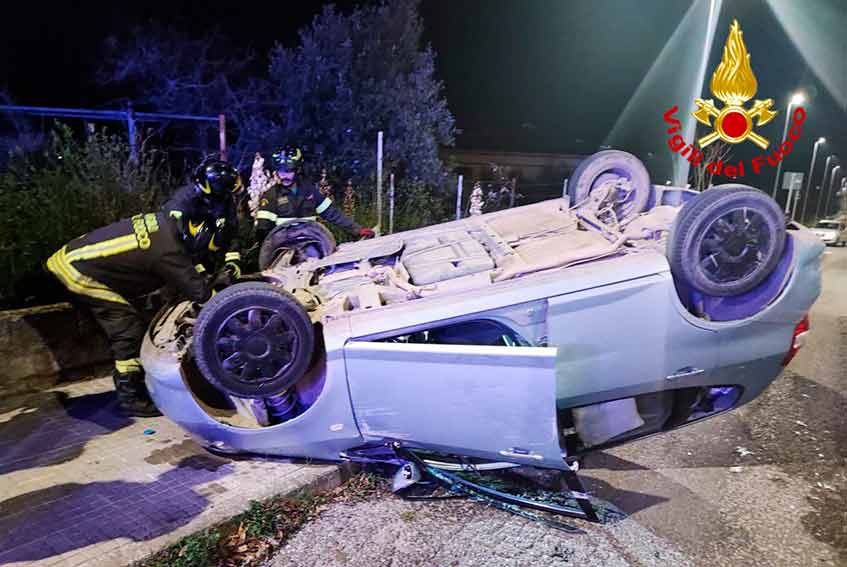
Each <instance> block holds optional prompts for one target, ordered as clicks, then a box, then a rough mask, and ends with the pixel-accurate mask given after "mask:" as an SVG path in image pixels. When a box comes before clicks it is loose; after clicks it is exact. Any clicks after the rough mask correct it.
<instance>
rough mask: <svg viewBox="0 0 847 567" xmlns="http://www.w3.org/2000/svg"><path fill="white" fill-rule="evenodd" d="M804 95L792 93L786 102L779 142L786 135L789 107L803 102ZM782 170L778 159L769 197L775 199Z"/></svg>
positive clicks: (789, 117) (789, 118)
mask: <svg viewBox="0 0 847 567" xmlns="http://www.w3.org/2000/svg"><path fill="white" fill-rule="evenodd" d="M805 100H806V97H804V96H803V94H802V93H794V95H792V96H791V100H790V101H789V102H788V110H786V111H785V128H783V129H782V139H780V141H779V143H780V144H781V143H782V142H783V140H785V137H786V136H788V121H789V120H791V107H792V106H797V105H798V104H803V102H805ZM781 171H782V160H779V162H777V164H776V179H774V180H773V193H771V197H773V198H774V200H776V190H777V187H778V186H779V173H780V172H781Z"/></svg>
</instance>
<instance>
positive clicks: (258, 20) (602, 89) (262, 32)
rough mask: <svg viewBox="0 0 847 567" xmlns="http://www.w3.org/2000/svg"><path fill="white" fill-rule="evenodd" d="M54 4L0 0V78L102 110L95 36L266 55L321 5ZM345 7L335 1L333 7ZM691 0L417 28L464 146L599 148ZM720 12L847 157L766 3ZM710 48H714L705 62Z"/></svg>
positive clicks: (27, 91)
mask: <svg viewBox="0 0 847 567" xmlns="http://www.w3.org/2000/svg"><path fill="white" fill-rule="evenodd" d="M828 1H833V0H814V1H810V2H808V4H809V5H810V7H812V6H813V5H814V4H816V3H817V2H828ZM50 4H51V5H50V6H46V5H45V3H38V2H29V3H21V2H16V3H15V4H14V8H9V7H5V9H4V12H5V14H4V18H3V21H4V22H3V24H2V26H3V33H2V39H0V42H2V51H3V57H2V58H0V88H3V87H5V88H7V89H8V90H9V91H10V92H11V93H12V95H13V96H14V97H15V100H16V102H18V103H20V104H32V105H55V106H88V107H107V106H108V103H109V101H108V100H104V99H103V98H102V94H101V93H100V92H98V91H97V90H96V89H93V88H92V86H91V84H92V83H91V76H92V74H93V71H94V70H95V69H96V68H97V61H98V51H99V48H100V45H101V43H102V41H103V39H104V38H105V37H106V36H108V35H110V34H118V35H120V34H123V33H126V32H127V31H128V30H129V29H131V28H132V27H133V26H134V25H136V24H140V23H144V22H146V21H151V20H153V21H157V22H160V23H165V24H170V25H172V26H174V27H176V28H178V29H181V30H185V31H187V32H189V33H190V34H193V35H202V34H204V33H207V32H208V31H209V30H211V29H213V28H215V27H218V28H220V29H221V30H222V31H223V33H224V34H226V35H227V36H229V37H230V38H231V39H232V41H233V42H236V43H237V44H239V45H248V46H251V47H253V48H254V49H256V51H257V52H259V53H261V54H264V53H266V52H267V50H268V49H269V48H270V47H271V46H272V45H273V44H274V43H275V42H277V41H280V42H282V43H284V44H288V45H290V44H292V43H295V42H296V35H295V32H296V30H297V29H298V28H299V27H301V26H303V25H304V24H306V23H308V22H309V21H310V19H311V18H312V17H313V16H314V15H315V14H316V13H317V12H318V11H319V10H320V7H321V3H320V2H307V1H300V2H275V3H272V4H270V5H268V6H267V7H265V6H262V7H259V6H258V5H256V4H248V3H233V2H226V3H224V2H188V1H180V0H171V1H169V2H162V1H158V0H150V1H147V2H143V3H126V4H124V3H119V2H114V1H112V2H108V3H106V2H98V1H89V2H81V3H78V4H79V5H78V6H74V5H73V4H74V3H71V2H61V3H58V2H57V3H50ZM353 4H354V2H336V5H338V6H340V7H342V8H349V7H350V6H352V5H353ZM843 5H844V11H843V13H844V29H845V30H847V2H845V3H843ZM240 6H244V8H241V7H240ZM688 6H689V2H687V1H681V0H645V1H637V2H636V1H625V0H568V1H566V0H552V1H545V0H526V1H518V0H462V1H455V0H454V1H448V0H424V2H423V3H422V6H421V12H422V15H423V18H424V23H425V27H426V39H427V40H428V41H430V42H431V43H432V45H433V46H434V48H435V50H436V52H437V54H438V71H439V75H440V78H441V79H442V80H443V81H444V83H445V88H446V95H447V100H448V102H449V106H450V108H451V110H452V111H453V113H454V115H455V116H456V118H457V126H458V128H460V129H461V131H462V134H461V135H460V136H459V138H458V142H459V145H460V146H463V147H472V148H485V149H502V150H509V151H549V152H569V153H590V152H592V151H596V149H597V148H598V147H599V145H600V144H602V143H603V139H604V137H605V136H606V135H607V134H608V132H609V130H610V129H611V127H612V125H613V124H614V122H615V120H616V118H617V117H618V115H619V114H620V112H621V111H622V109H623V107H624V105H625V104H626V102H627V101H628V100H629V97H630V96H631V95H632V93H633V91H634V90H635V88H636V87H637V86H638V84H639V83H640V81H641V80H642V78H643V77H644V74H645V73H646V72H647V70H648V69H649V67H650V65H651V64H652V62H653V61H654V60H655V58H656V56H657V55H658V54H659V52H660V51H661V49H662V47H663V46H664V45H665V42H666V41H667V40H668V38H669V37H670V35H671V34H672V32H673V30H674V29H675V27H676V25H677V24H678V23H679V21H680V20H681V18H682V17H683V15H684V14H685V12H686V10H687V9H688ZM810 9H811V8H810ZM10 10H11V11H12V13H11V14H10V13H9V11H10ZM722 14H723V15H722V19H721V22H720V24H719V26H718V31H717V34H718V35H717V38H716V43H720V44H721V45H722V44H723V41H724V39H725V37H726V33H727V29H728V26H729V22H730V21H731V18H732V17H738V18H739V20H741V21H742V27H743V30H744V34H745V35H744V37H745V41H746V42H747V45H748V48H749V49H750V51H751V53H752V54H753V65H754V71H755V72H756V74H757V76H758V78H759V84H760V97H761V98H764V97H766V96H770V97H773V98H775V99H777V104H778V105H779V106H780V107H781V108H783V109H784V108H785V98H786V97H787V95H788V93H790V92H791V91H794V90H796V89H797V88H802V89H803V90H804V91H805V92H806V93H807V95H808V96H809V97H810V98H811V100H810V101H809V102H808V103H807V107H808V108H809V116H810V121H809V123H808V127H809V131H810V132H812V131H814V133H813V134H809V137H810V138H811V136H815V137H816V136H818V135H825V136H827V137H828V138H830V140H831V142H832V143H831V144H830V146H829V150H828V151H827V152H826V153H824V154H823V156H824V157H825V155H828V153H832V151H838V150H839V149H840V150H841V152H842V153H843V154H844V155H847V126H845V123H847V122H845V120H847V117H845V109H844V108H842V107H840V106H839V105H838V103H837V102H836V101H835V100H834V99H833V98H832V97H831V96H830V95H829V93H828V92H827V91H826V90H825V89H824V87H823V86H822V85H821V84H820V83H819V82H818V81H817V79H816V78H815V76H814V74H813V73H812V72H811V70H810V69H809V68H808V67H807V66H806V64H805V62H804V61H803V59H802V58H801V57H800V56H799V54H798V53H797V51H796V50H795V49H794V48H793V47H792V45H791V42H790V41H789V40H788V38H787V37H786V36H785V34H784V32H783V31H782V29H781V27H780V24H779V23H778V22H777V20H776V18H775V17H774V16H773V14H772V13H771V12H770V9H769V8H768V7H767V5H766V4H765V2H764V0H725V3H724V10H723V12H722ZM845 36H847V32H845ZM833 49H834V50H842V49H843V50H845V51H843V52H842V55H843V57H842V60H844V61H847V46H833ZM719 51H720V50H719V48H716V49H715V50H714V52H713V59H714V64H716V63H717V60H718V58H719ZM713 69H714V66H713V65H710V68H709V71H708V74H709V76H710V75H711V71H712V70H713ZM844 73H845V78H844V79H842V84H845V85H847V69H845V71H844ZM703 95H704V96H705V97H706V98H709V94H708V93H707V92H704V93H703ZM780 99H781V100H780ZM681 102H684V101H681ZM654 110H655V112H654V113H653V115H650V116H645V120H656V117H657V116H659V117H660V116H661V112H662V111H663V110H664V109H659V108H657V109H654ZM777 122H778V123H779V124H780V126H778V127H773V129H774V130H781V118H779V119H777V120H775V121H774V124H776V123H777ZM780 133H781V132H780ZM804 151H805V150H804ZM803 155H804V154H803V153H802V152H797V155H796V156H792V160H793V159H796V160H797V161H798V163H799V161H800V160H802V158H803Z"/></svg>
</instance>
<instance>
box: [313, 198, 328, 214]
mask: <svg viewBox="0 0 847 567" xmlns="http://www.w3.org/2000/svg"><path fill="white" fill-rule="evenodd" d="M331 206H332V199H330V198H329V197H327V198H326V199H324V200H323V203H321V204H320V205H318V208H317V209H315V212H316V213H318V214H321V213H323V212H324V211H325V210H327V209H328V208H330V207H331Z"/></svg>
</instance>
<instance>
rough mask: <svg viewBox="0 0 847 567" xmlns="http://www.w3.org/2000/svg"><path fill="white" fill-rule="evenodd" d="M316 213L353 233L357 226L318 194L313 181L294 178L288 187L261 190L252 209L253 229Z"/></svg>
mask: <svg viewBox="0 0 847 567" xmlns="http://www.w3.org/2000/svg"><path fill="white" fill-rule="evenodd" d="M317 216H320V217H321V218H322V219H324V220H325V221H327V222H329V223H332V224H334V225H337V226H340V227H342V228H345V229H347V230H349V231H350V232H352V233H354V234H355V233H358V232H359V231H360V230H361V227H360V226H359V225H358V224H356V223H355V222H354V221H353V220H351V219H349V218H348V217H346V216H345V215H344V213H342V212H341V211H340V210H339V209H338V207H336V206H335V205H334V204H333V203H332V199H330V198H329V197H325V196H324V195H323V194H321V192H320V191H318V189H317V188H316V187H315V186H314V185H313V184H311V183H308V182H303V181H299V180H298V181H297V183H296V184H295V185H292V186H291V187H285V186H283V185H281V184H277V185H274V186H273V187H271V188H270V189H268V190H267V191H266V192H265V193H263V194H262V196H261V197H260V199H259V210H258V212H257V213H256V232H257V233H258V234H266V233H267V232H268V231H270V230H271V229H272V228H273V227H275V226H276V225H280V224H282V223H284V222H286V221H289V220H294V219H310V220H315V218H316V217H317Z"/></svg>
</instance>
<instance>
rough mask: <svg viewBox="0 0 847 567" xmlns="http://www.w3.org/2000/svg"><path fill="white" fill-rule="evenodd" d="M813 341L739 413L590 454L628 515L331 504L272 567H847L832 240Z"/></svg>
mask: <svg viewBox="0 0 847 567" xmlns="http://www.w3.org/2000/svg"><path fill="white" fill-rule="evenodd" d="M823 283H824V287H823V294H822V296H821V298H820V300H819V301H818V302H817V303H816V304H815V306H814V308H813V311H812V313H811V321H812V336H811V338H810V341H809V344H808V345H807V346H806V347H805V348H804V349H803V350H802V351H801V353H800V354H799V356H798V357H797V358H796V359H795V360H794V361H793V362H792V363H791V365H790V367H789V369H788V370H787V371H786V372H785V373H784V374H783V376H782V377H780V378H779V379H778V380H777V381H776V382H774V384H773V385H772V386H771V387H770V388H769V389H768V390H767V391H766V392H765V393H764V394H763V395H762V396H760V397H759V398H758V399H757V400H755V401H754V402H752V403H751V404H749V405H747V406H745V407H744V408H741V409H739V410H737V411H735V412H731V413H730V414H727V415H725V416H721V417H718V418H715V419H712V420H707V421H706V422H703V423H701V424H697V425H695V426H692V427H688V428H685V429H682V430H679V431H675V432H673V433H669V434H665V435H660V436H656V437H652V438H648V439H644V440H641V441H638V442H635V443H631V444H629V445H626V446H623V447H619V448H617V449H614V450H611V451H607V452H605V453H600V454H597V455H594V456H591V457H589V458H587V459H586V460H585V461H584V462H583V463H582V466H583V471H582V473H581V474H582V477H583V479H584V481H585V482H586V485H587V487H588V490H589V492H591V493H592V494H593V495H595V496H596V497H598V498H600V499H603V500H605V501H608V502H611V503H614V505H615V506H617V507H618V508H619V509H621V510H623V511H624V512H625V513H626V514H627V517H626V518H625V519H623V520H621V521H617V522H615V523H611V524H606V525H597V524H590V523H586V522H581V521H579V520H574V521H571V523H572V524H574V525H576V526H578V527H581V528H583V529H584V531H585V533H583V534H577V535H573V534H567V533H563V532H561V531H557V530H553V529H551V528H548V527H546V526H544V525H541V524H539V523H537V522H532V521H529V520H526V519H523V518H518V517H515V516H512V515H509V514H508V513H506V512H502V511H499V510H494V509H489V508H486V507H484V506H482V505H480V504H475V503H473V502H467V501H444V502H437V503H422V502H409V501H404V500H401V499H399V498H396V497H394V496H392V495H390V494H384V495H382V496H380V497H377V498H374V499H372V500H370V501H367V502H360V503H357V504H349V503H342V504H336V505H333V506H331V507H329V508H328V509H327V510H325V511H324V512H323V514H322V515H321V516H320V517H319V518H318V519H317V520H315V521H313V522H312V523H310V524H309V525H307V526H305V527H304V528H303V529H302V530H301V531H300V532H298V534H296V535H295V536H294V537H293V538H292V539H291V540H290V541H289V542H288V544H287V545H286V546H285V547H283V548H282V549H281V551H280V553H279V554H278V555H277V556H276V557H275V558H273V559H272V560H271V561H270V562H269V563H268V567H282V566H300V565H302V566H307V565H309V566H311V565H322V566H333V565H338V566H346V567H352V566H359V565H361V566H366V565H367V566H383V565H384V566H394V565H427V566H450V567H453V566H456V567H464V566H483V565H485V566H495V565H496V566H510V565H513V566H524V565H533V566H547V565H579V566H591V565H597V566H600V565H603V566H617V565H636V566H651V565H673V566H684V565H693V566H700V565H702V566H709V567H712V566H733V567H737V566H746V565H756V566H757V567H762V566H774V567H780V566H786V567H787V566H791V567H794V566H806V565H809V566H823V565H829V566H847V248H829V249H828V250H827V253H826V255H825V258H824V282H823Z"/></svg>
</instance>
